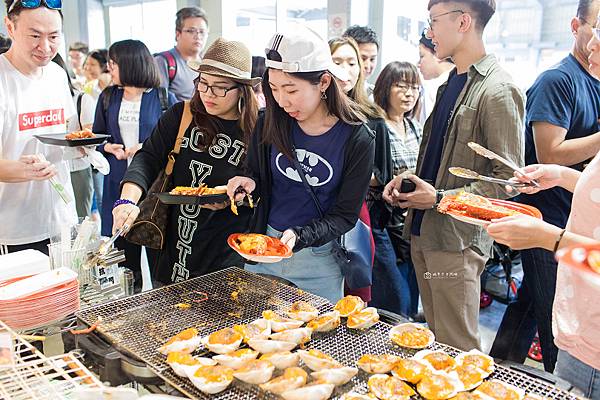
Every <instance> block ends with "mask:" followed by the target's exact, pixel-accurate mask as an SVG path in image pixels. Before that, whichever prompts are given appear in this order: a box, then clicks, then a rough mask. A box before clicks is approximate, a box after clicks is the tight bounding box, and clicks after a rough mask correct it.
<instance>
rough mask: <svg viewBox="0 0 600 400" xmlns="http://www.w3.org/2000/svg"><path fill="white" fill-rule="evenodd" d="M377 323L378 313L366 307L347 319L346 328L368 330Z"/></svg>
mask: <svg viewBox="0 0 600 400" xmlns="http://www.w3.org/2000/svg"><path fill="white" fill-rule="evenodd" d="M377 322H379V313H377V309H376V308H375V307H367V308H365V309H364V310H362V311H359V312H356V313H354V314H351V315H350V316H349V317H348V328H350V329H368V328H370V327H372V326H373V325H375V324H376V323H377Z"/></svg>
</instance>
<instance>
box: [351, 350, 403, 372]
mask: <svg viewBox="0 0 600 400" xmlns="http://www.w3.org/2000/svg"><path fill="white" fill-rule="evenodd" d="M400 360H401V358H400V357H398V356H395V355H392V354H381V355H373V354H364V355H362V356H361V357H360V358H359V359H358V361H357V362H356V365H357V366H358V367H359V368H360V369H362V370H363V371H365V372H368V373H370V374H387V373H388V372H390V371H391V370H392V368H393V367H394V364H395V363H397V362H398V361H400Z"/></svg>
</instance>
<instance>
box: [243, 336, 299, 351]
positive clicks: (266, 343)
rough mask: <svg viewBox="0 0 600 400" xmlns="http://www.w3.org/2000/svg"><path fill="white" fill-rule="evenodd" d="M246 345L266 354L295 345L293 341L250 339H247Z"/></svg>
mask: <svg viewBox="0 0 600 400" xmlns="http://www.w3.org/2000/svg"><path fill="white" fill-rule="evenodd" d="M248 346H250V347H252V348H253V349H254V350H256V351H258V352H259V353H261V354H268V353H277V352H280V351H290V350H293V349H294V348H295V347H296V346H297V345H296V343H294V342H284V341H283V340H264V339H250V340H249V341H248Z"/></svg>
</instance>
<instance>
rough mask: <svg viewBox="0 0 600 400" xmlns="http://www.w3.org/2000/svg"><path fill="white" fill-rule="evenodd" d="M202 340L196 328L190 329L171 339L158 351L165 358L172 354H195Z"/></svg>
mask: <svg viewBox="0 0 600 400" xmlns="http://www.w3.org/2000/svg"><path fill="white" fill-rule="evenodd" d="M201 341H202V338H201V337H200V336H199V335H198V330H197V329H196V328H188V329H186V330H183V331H181V332H179V333H178V334H177V335H175V336H173V337H172V338H171V339H169V340H168V341H167V342H166V343H165V344H164V345H162V346H161V347H159V348H158V351H159V352H160V353H161V354H164V355H165V356H166V355H168V354H169V353H172V352H182V353H193V352H194V350H196V349H197V348H198V346H200V343H201Z"/></svg>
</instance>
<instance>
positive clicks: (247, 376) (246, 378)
mask: <svg viewBox="0 0 600 400" xmlns="http://www.w3.org/2000/svg"><path fill="white" fill-rule="evenodd" d="M274 370H275V366H274V365H273V364H271V362H270V361H267V360H250V361H248V362H247V363H246V364H245V365H244V366H243V367H242V368H240V369H238V370H236V371H235V372H234V373H233V376H234V377H235V378H237V379H239V380H241V381H243V382H246V383H251V384H253V385H258V384H260V383H265V382H268V381H269V380H270V379H271V376H273V371H274Z"/></svg>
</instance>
